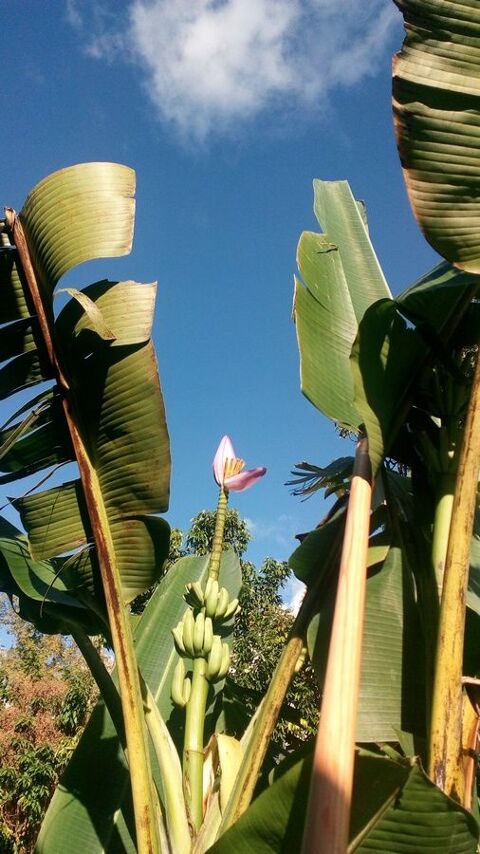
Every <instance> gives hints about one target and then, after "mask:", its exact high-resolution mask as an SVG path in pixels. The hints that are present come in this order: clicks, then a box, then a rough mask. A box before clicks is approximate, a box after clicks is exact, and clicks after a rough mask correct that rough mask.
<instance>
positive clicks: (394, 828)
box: [209, 751, 478, 854]
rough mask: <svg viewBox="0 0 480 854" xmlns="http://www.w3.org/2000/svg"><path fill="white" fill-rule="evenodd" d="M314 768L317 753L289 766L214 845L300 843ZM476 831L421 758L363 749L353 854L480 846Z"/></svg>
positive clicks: (269, 851) (218, 851) (264, 852)
mask: <svg viewBox="0 0 480 854" xmlns="http://www.w3.org/2000/svg"><path fill="white" fill-rule="evenodd" d="M311 768H312V760H311V758H308V759H301V760H300V761H298V762H297V763H296V764H295V765H293V767H289V768H288V770H286V771H285V772H284V773H283V774H281V776H280V777H279V778H278V779H277V780H276V782H275V783H273V785H272V786H270V788H269V789H266V790H265V791H264V792H262V794H261V795H260V796H259V797H258V798H257V799H256V800H255V801H254V802H253V803H252V804H251V806H250V807H249V809H248V810H247V811H246V812H245V813H244V815H243V816H242V817H241V818H240V819H239V821H238V822H237V823H236V824H235V825H234V826H233V827H232V828H230V830H228V831H227V832H226V833H225V834H224V835H223V836H222V837H221V838H220V839H219V840H218V841H217V842H216V843H215V844H214V845H213V846H212V847H211V848H210V849H209V852H211V854H249V852H252V851H255V854H291V852H294V851H300V850H301V848H302V838H303V822H304V818H305V814H306V804H307V800H308V792H309V785H310V776H311ZM477 839H478V828H477V825H476V822H475V820H474V818H473V817H472V816H471V815H470V814H469V813H468V812H467V811H466V810H464V809H463V808H462V807H461V806H460V805H459V804H456V803H454V801H451V800H450V799H449V798H447V797H446V796H445V795H444V794H443V793H442V792H441V791H440V790H439V789H437V788H436V787H435V786H434V785H433V783H431V782H430V781H429V780H428V779H427V777H426V776H425V774H424V773H423V771H422V770H421V768H420V767H419V766H418V765H416V764H413V765H409V763H408V762H394V761H392V760H391V759H387V758H384V757H381V756H375V755H373V754H369V753H367V752H365V751H359V752H357V754H356V761H355V776H354V790H353V803H352V815H351V827H350V844H349V847H348V851H349V854H350V852H353V851H359V852H367V851H377V852H382V854H387V852H392V854H393V852H395V854H397V852H400V851H401V852H405V854H418V852H419V851H432V854H433V852H436V854H474V852H475V850H476V842H477Z"/></svg>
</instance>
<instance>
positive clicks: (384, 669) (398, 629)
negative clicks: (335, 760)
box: [308, 535, 425, 743]
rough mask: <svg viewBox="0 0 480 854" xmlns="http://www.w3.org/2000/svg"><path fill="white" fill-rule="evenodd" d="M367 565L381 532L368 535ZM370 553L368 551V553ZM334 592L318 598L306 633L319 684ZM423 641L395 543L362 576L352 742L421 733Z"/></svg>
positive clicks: (377, 549)
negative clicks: (355, 719)
mask: <svg viewBox="0 0 480 854" xmlns="http://www.w3.org/2000/svg"><path fill="white" fill-rule="evenodd" d="M371 542H372V544H373V545H372V546H371V551H370V550H369V552H370V554H369V563H370V564H373V563H376V562H377V560H378V557H379V556H381V553H382V551H383V550H384V546H385V538H384V535H379V536H377V537H375V538H373V540H372V541H371ZM372 552H373V554H372ZM334 602H335V591H334V590H332V591H331V592H330V594H329V595H328V596H327V597H325V598H324V599H323V600H322V601H321V602H319V614H318V616H317V617H316V618H314V620H313V621H312V623H311V625H310V627H309V631H308V648H309V653H310V656H311V658H312V660H313V664H314V670H315V673H316V675H317V678H318V680H319V684H320V685H323V680H324V678H325V669H326V663H327V655H328V645H329V640H330V633H331V625H332V617H333V607H334ZM422 644H423V639H422V633H421V626H420V622H419V616H418V612H417V608H416V605H415V599H414V591H413V586H412V580H411V576H410V574H409V572H408V569H407V568H406V567H404V566H403V564H402V554H401V551H400V549H398V548H397V547H392V548H390V550H389V552H388V555H387V557H386V559H385V560H384V562H383V565H382V568H381V570H380V571H377V572H376V573H375V574H374V575H371V576H370V577H369V578H368V580H367V592H366V605H365V623H364V632H363V653H362V672H361V681H360V693H359V709H358V723H357V735H356V740H357V741H359V742H365V743H366V742H377V741H396V740H397V730H399V729H402V730H408V731H411V732H416V733H419V732H422V731H423V729H424V726H425V717H424V702H425V689H424V675H423V665H422V662H423V645H422Z"/></svg>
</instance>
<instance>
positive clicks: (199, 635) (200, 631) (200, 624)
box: [193, 611, 205, 657]
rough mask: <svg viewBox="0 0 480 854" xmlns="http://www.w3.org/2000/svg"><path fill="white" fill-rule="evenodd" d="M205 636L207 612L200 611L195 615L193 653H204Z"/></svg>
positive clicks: (197, 655) (199, 654) (199, 655)
mask: <svg viewBox="0 0 480 854" xmlns="http://www.w3.org/2000/svg"><path fill="white" fill-rule="evenodd" d="M204 638H205V614H204V613H203V611H200V613H199V614H197V616H196V617H195V625H194V627H193V653H194V655H195V656H196V657H201V656H202V655H203V641H204Z"/></svg>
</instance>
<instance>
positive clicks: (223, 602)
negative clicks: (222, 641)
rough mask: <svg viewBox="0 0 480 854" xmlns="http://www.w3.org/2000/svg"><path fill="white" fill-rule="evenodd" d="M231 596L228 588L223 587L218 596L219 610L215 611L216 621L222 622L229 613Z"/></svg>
mask: <svg viewBox="0 0 480 854" xmlns="http://www.w3.org/2000/svg"><path fill="white" fill-rule="evenodd" d="M229 602H230V596H229V594H228V590H227V588H226V587H222V588H221V589H220V591H219V594H218V599H217V608H216V611H215V619H216V620H222V619H223V618H224V616H225V614H226V613H227V608H228V604H229Z"/></svg>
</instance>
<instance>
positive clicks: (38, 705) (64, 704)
mask: <svg viewBox="0 0 480 854" xmlns="http://www.w3.org/2000/svg"><path fill="white" fill-rule="evenodd" d="M0 616H1V619H2V622H3V625H4V626H5V627H6V628H8V630H9V632H10V634H11V638H12V641H13V643H12V645H11V646H10V647H8V648H7V649H5V650H4V651H3V655H2V658H1V669H0V678H1V684H2V692H1V696H0V850H1V851H2V852H5V854H24V852H29V851H32V850H33V842H34V840H35V837H36V835H37V833H38V829H39V825H40V823H41V820H42V817H43V814H44V811H45V808H46V806H47V804H48V801H49V800H50V797H51V795H52V792H53V790H54V788H55V786H56V784H57V782H58V779H59V775H60V774H61V772H62V770H63V768H64V767H65V765H66V763H67V762H68V760H69V758H70V755H71V752H72V750H73V748H74V747H75V744H76V742H77V739H78V736H79V734H80V732H81V730H82V728H83V726H84V724H85V721H86V719H87V717H88V714H89V712H90V710H91V708H92V705H93V702H94V699H95V693H96V692H95V690H94V685H93V681H92V678H91V676H90V673H89V671H88V670H87V669H86V667H85V664H84V661H83V658H82V656H81V655H80V654H79V652H78V650H77V649H76V647H75V646H74V645H73V644H72V642H71V641H69V640H67V639H64V638H61V637H50V636H46V635H42V634H41V633H40V632H39V631H37V629H35V628H34V627H33V626H32V625H31V624H29V623H26V622H24V621H23V620H21V619H20V618H18V617H17V616H16V614H15V613H14V612H13V611H12V610H11V608H10V606H9V605H7V603H6V602H5V601H4V599H2V601H1V604H0Z"/></svg>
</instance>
